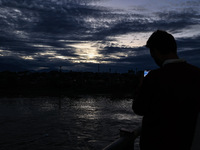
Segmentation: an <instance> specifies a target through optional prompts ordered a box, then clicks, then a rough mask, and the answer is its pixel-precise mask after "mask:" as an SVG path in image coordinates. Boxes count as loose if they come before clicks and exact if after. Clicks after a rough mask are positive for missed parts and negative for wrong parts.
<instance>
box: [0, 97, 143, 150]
mask: <svg viewBox="0 0 200 150" xmlns="http://www.w3.org/2000/svg"><path fill="white" fill-rule="evenodd" d="M131 104H132V99H123V100H111V99H110V98H108V97H90V96H87V97H81V98H62V99H59V98H33V99H30V98H15V99H14V98H13V99H6V98H4V99H0V149H2V150H4V149H6V150H9V149H15V150H17V149H29V150H35V149H42V150H43V149H44V150H48V149H50V150H51V149H56V150H64V149H65V150H73V149H74V150H78V149H81V150H93V149H94V150H96V149H102V148H103V147H105V146H106V145H107V144H109V143H110V142H112V141H113V140H115V139H116V138H118V137H119V128H121V127H129V128H130V127H131V128H135V127H137V126H138V125H139V124H140V120H141V118H140V117H138V116H136V115H134V113H133V112H132V110H131Z"/></svg>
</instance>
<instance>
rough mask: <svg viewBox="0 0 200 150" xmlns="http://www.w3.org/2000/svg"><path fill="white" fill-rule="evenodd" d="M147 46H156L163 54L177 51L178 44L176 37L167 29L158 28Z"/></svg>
mask: <svg viewBox="0 0 200 150" xmlns="http://www.w3.org/2000/svg"><path fill="white" fill-rule="evenodd" d="M146 47H148V48H150V49H152V48H156V49H157V50H159V51H160V53H161V54H168V53H170V52H174V53H177V45H176V41H175V39H174V37H173V36H172V35H171V34H169V33H167V32H166V31H162V30H157V31H155V32H154V33H153V34H152V35H151V36H150V37H149V39H148V41H147V44H146Z"/></svg>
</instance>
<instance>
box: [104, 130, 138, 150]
mask: <svg viewBox="0 0 200 150" xmlns="http://www.w3.org/2000/svg"><path fill="white" fill-rule="evenodd" d="M140 133H141V127H138V128H137V129H135V130H133V131H130V130H127V129H124V128H122V129H120V138H119V139H117V140H116V141H114V142H113V143H111V144H109V145H108V146H106V147H105V148H104V149H103V150H134V142H135V139H136V138H137V137H138V136H140Z"/></svg>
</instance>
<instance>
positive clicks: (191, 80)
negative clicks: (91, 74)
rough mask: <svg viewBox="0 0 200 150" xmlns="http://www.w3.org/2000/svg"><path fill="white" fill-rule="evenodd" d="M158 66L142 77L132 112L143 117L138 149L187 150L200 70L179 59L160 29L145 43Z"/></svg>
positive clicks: (170, 39) (196, 106) (168, 36)
mask: <svg viewBox="0 0 200 150" xmlns="http://www.w3.org/2000/svg"><path fill="white" fill-rule="evenodd" d="M146 46H147V47H148V48H149V49H150V53H151V56H152V58H153V59H154V60H155V62H156V64H157V65H158V66H160V68H159V69H157V70H152V71H150V72H149V74H148V75H147V76H146V77H145V78H144V80H143V84H142V86H141V89H140V91H139V94H138V95H137V96H136V98H135V99H134V101H133V106H132V107H133V110H134V112H135V113H136V114H138V115H142V116H143V121H142V133H141V137H140V147H141V150H190V147H191V144H192V140H193V135H194V130H195V125H196V120H197V116H198V113H199V108H200V107H199V101H200V96H199V95H200V89H199V85H200V69H199V68H197V67H195V66H192V65H190V64H188V63H187V62H186V61H184V60H182V59H179V57H178V56H177V46H176V41H175V39H174V37H173V36H172V35H171V34H169V33H167V32H165V31H161V30H157V31H155V32H154V33H153V34H152V35H151V36H150V38H149V39H148V41H147V44H146Z"/></svg>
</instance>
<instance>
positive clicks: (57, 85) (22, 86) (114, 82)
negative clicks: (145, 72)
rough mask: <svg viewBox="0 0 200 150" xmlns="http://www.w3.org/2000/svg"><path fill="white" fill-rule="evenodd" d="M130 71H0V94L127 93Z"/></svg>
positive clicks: (131, 87)
mask: <svg viewBox="0 0 200 150" xmlns="http://www.w3.org/2000/svg"><path fill="white" fill-rule="evenodd" d="M137 84H138V78H137V76H136V75H135V73H134V72H132V71H129V72H128V73H122V74H121V73H93V72H72V71H71V72H59V71H51V72H28V71H27V72H18V73H16V72H0V97H19V96H28V97H32V96H33V97H34V96H76V95H79V94H111V95H116V96H118V95H131V94H133V93H134V89H135V88H136V87H137Z"/></svg>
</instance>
